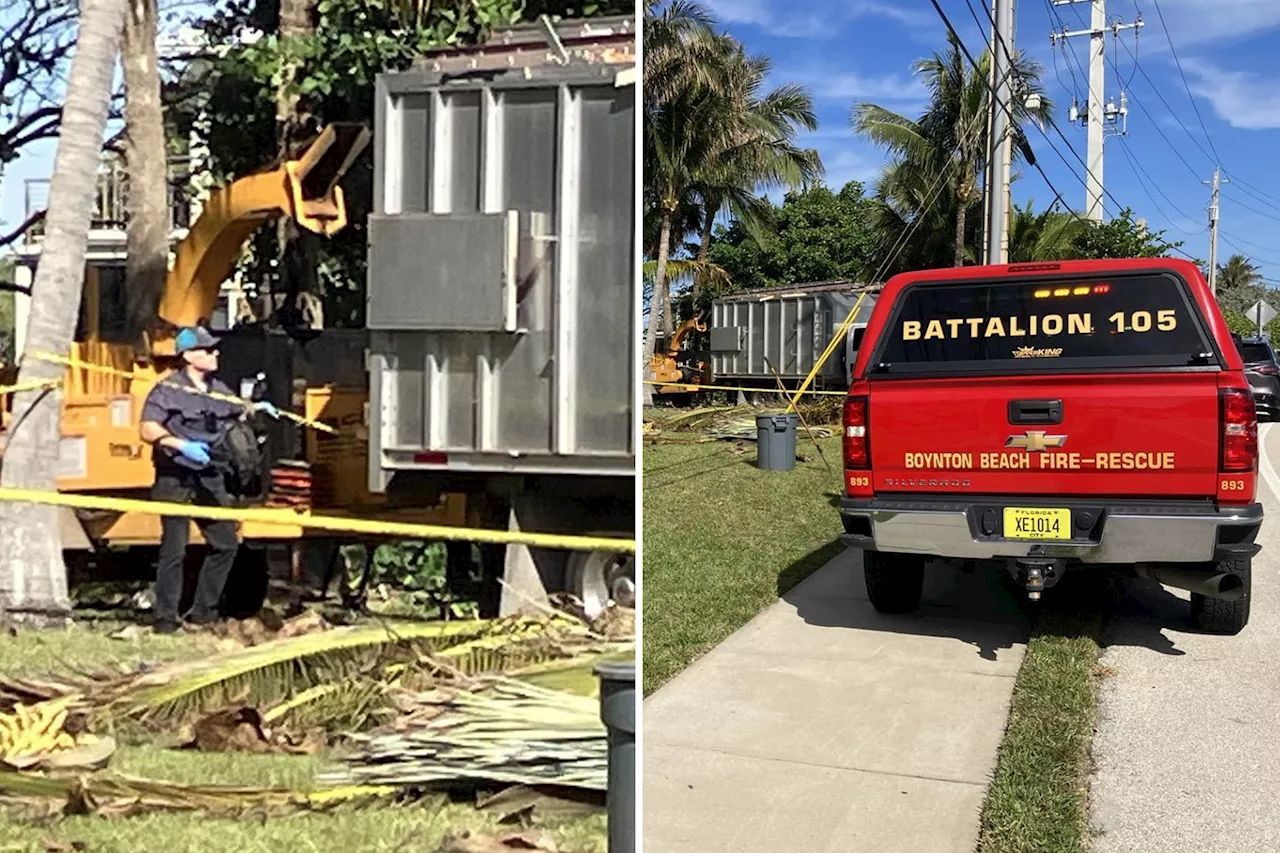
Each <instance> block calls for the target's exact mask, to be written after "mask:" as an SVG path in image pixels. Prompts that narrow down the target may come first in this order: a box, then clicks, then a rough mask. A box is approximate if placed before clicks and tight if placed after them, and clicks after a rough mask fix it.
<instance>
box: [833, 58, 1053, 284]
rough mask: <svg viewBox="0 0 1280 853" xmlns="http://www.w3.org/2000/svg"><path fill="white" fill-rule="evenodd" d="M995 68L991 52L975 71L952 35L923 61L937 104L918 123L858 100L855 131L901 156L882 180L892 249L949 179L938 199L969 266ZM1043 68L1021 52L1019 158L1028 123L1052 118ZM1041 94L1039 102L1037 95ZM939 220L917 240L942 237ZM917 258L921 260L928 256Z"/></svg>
mask: <svg viewBox="0 0 1280 853" xmlns="http://www.w3.org/2000/svg"><path fill="white" fill-rule="evenodd" d="M989 68H990V55H989V54H987V53H984V54H983V55H982V56H981V57H980V58H979V60H978V68H977V69H974V68H972V67H971V66H970V65H969V64H968V58H967V57H966V56H965V55H964V53H963V52H962V50H961V45H960V42H959V40H958V39H957V38H956V37H955V36H949V37H948V45H947V49H946V51H945V52H942V53H935V54H934V55H933V56H932V57H930V58H928V59H922V60H920V61H919V62H917V63H916V65H915V73H916V74H917V75H918V76H919V77H920V78H921V79H922V80H923V81H924V83H925V85H926V87H927V88H928V90H929V106H928V108H927V109H926V110H925V112H924V114H923V115H921V116H920V118H919V119H914V120H913V119H911V118H908V117H906V116H904V115H901V114H899V113H895V112H893V111H892V110H888V109H885V108H884V107H880V106H877V105H875V104H867V103H861V104H857V105H855V107H854V110H853V127H854V130H855V131H856V132H858V133H859V134H862V135H863V136H865V137H867V138H868V139H870V140H871V141H872V142H874V143H876V144H877V145H879V146H880V147H881V148H884V149H885V150H887V151H888V152H889V153H890V155H891V156H892V158H893V159H892V161H891V162H890V164H889V165H888V166H887V167H886V169H885V172H884V174H883V175H882V176H881V178H880V182H879V193H880V196H881V199H882V201H883V202H884V205H885V209H884V211H883V215H882V217H881V219H880V226H881V229H882V231H883V232H884V234H883V242H884V244H885V247H886V250H887V249H888V247H889V246H891V245H893V244H894V242H896V240H897V237H898V235H900V234H901V233H902V232H903V231H904V230H905V229H906V228H907V226H908V225H909V224H910V223H911V222H912V221H914V220H915V218H916V216H918V215H921V213H922V211H924V210H926V209H928V208H929V207H930V204H931V200H932V198H933V191H932V190H931V187H933V185H934V184H935V182H936V181H937V179H939V178H943V179H944V180H945V184H944V186H945V188H946V196H945V197H944V196H942V195H941V194H939V196H938V198H937V201H936V202H933V203H935V204H937V205H938V207H939V208H941V209H942V210H944V211H948V213H949V215H948V219H949V220H950V221H952V222H954V228H953V229H952V234H953V240H952V244H951V249H952V251H951V262H952V263H953V264H954V265H955V266H961V265H962V264H963V263H964V260H965V256H966V250H965V246H966V244H967V243H970V242H971V241H972V238H973V229H972V228H971V225H970V222H969V217H970V215H971V214H972V213H974V212H975V209H976V208H977V205H978V204H979V202H980V200H981V197H982V187H981V185H980V180H979V176H980V175H981V174H982V172H983V170H984V169H985V167H986V163H987V130H986V121H987V116H988V113H989V112H990V90H989V88H988V82H987V81H988V75H989ZM1042 72H1043V68H1042V67H1041V66H1040V64H1039V63H1037V62H1035V61H1034V60H1031V59H1029V58H1027V57H1026V56H1024V55H1023V54H1021V53H1017V52H1015V54H1014V57H1013V79H1014V84H1015V85H1014V90H1015V92H1014V96H1013V98H1011V102H1012V106H1013V128H1012V135H1013V143H1014V152H1015V156H1016V157H1017V158H1027V157H1028V155H1029V153H1030V150H1031V149H1030V146H1029V145H1027V142H1026V137H1025V134H1024V131H1023V127H1024V126H1025V125H1026V124H1027V123H1028V122H1036V123H1039V124H1047V123H1049V122H1050V121H1052V115H1053V104H1052V102H1051V101H1050V100H1049V99H1048V98H1047V97H1045V95H1044V88H1043V86H1041V84H1040V74H1041V73H1042ZM1033 94H1034V95H1037V96H1038V100H1036V101H1030V100H1029V98H1030V96H1031V95H1033ZM1028 103H1035V104H1036V106H1034V107H1032V106H1028ZM931 224H932V223H929V224H926V225H925V226H924V233H922V234H920V235H919V237H918V238H917V239H920V240H923V241H925V242H926V243H928V242H929V241H931V240H932V239H933V237H934V235H933V234H931V233H929V232H930V231H931V229H930V227H929V225H931ZM917 230H919V229H917ZM915 254H916V255H917V256H918V255H919V254H921V253H920V252H919V251H917V252H916V253H915ZM915 260H916V262H918V261H919V260H921V258H919V257H917V258H916V259H915ZM928 265H929V266H933V265H936V264H928Z"/></svg>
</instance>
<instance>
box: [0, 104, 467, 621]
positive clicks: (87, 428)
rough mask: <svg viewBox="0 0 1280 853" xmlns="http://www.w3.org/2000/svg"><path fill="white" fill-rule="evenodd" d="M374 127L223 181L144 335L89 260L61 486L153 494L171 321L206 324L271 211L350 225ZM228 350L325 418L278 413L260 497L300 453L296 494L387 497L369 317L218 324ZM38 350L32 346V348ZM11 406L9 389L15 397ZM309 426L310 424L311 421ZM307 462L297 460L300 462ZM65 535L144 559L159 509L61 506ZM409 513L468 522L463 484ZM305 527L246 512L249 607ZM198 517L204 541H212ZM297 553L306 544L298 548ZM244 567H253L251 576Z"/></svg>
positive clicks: (325, 135)
mask: <svg viewBox="0 0 1280 853" xmlns="http://www.w3.org/2000/svg"><path fill="white" fill-rule="evenodd" d="M368 141H369V131H368V129H367V128H366V127H364V126H362V125H358V124H335V125H330V126H328V127H326V128H325V129H324V130H323V131H322V132H321V133H320V134H319V135H318V136H317V137H316V138H315V139H314V140H313V141H312V142H311V143H310V144H309V145H308V146H307V147H306V148H305V149H304V150H303V151H302V152H301V153H300V154H299V155H298V156H297V157H295V158H293V159H289V160H287V161H285V162H283V163H280V164H278V165H276V166H274V167H272V168H269V169H266V170H263V171H261V172H258V173H255V174H251V175H247V176H245V177H242V178H239V179H237V180H235V181H233V182H231V183H229V184H227V185H226V186H224V187H221V188H218V189H216V190H214V191H213V193H212V194H211V195H210V197H209V198H208V200H207V201H206V202H205V203H204V204H203V207H202V210H201V213H200V216H199V218H198V219H197V220H196V221H195V222H194V223H193V224H192V225H191V227H190V229H189V230H188V232H187V234H186V236H185V237H183V239H182V240H180V241H179V242H178V244H177V246H176V247H175V250H174V255H173V263H172V267H171V269H170V271H169V273H168V275H167V277H166V280H165V286H164V290H163V293H162V294H161V299H160V305H159V311H158V317H157V322H156V323H155V324H154V325H153V327H152V329H151V330H150V331H149V333H148V335H147V337H146V340H145V341H144V343H143V344H142V345H141V346H135V345H134V344H132V343H128V342H121V341H118V340H105V339H104V336H103V334H102V330H103V327H104V322H103V315H104V314H106V313H111V314H118V313H119V312H120V311H121V310H122V309H123V305H122V303H123V299H124V297H125V294H124V292H123V289H122V288H119V287H114V286H113V287H104V280H106V279H111V280H112V281H113V282H114V280H115V279H116V278H119V276H116V275H114V273H116V272H118V270H111V269H109V268H104V267H103V266H101V265H98V264H93V265H89V266H87V267H86V271H85V284H84V287H85V296H84V300H83V306H84V310H83V314H82V318H81V323H80V327H81V331H80V334H79V335H78V339H77V340H76V341H75V342H74V343H73V345H72V347H71V350H70V353H69V358H68V359H67V360H66V363H67V372H66V375H65V378H64V380H63V386H62V390H63V400H62V405H63V410H62V434H61V437H60V440H59V462H58V464H59V468H58V476H57V485H58V490H59V491H60V492H63V493H84V494H92V495H98V496H110V497H118V498H140V497H145V496H146V493H147V491H148V490H149V488H150V486H151V484H152V482H153V479H154V476H155V471H154V467H153V464H152V461H151V447H150V446H149V445H147V444H145V443H144V442H143V441H142V440H141V438H140V436H139V416H140V414H141V411H142V405H143V402H144V401H145V400H146V397H147V394H148V393H150V391H151V389H152V388H153V387H154V386H155V384H156V382H158V381H161V380H162V378H163V377H164V376H166V375H167V374H168V373H169V371H170V370H171V369H172V368H173V366H174V360H173V359H172V353H173V334H174V332H175V331H176V330H177V329H178V328H180V327H183V326H190V325H195V324H197V323H207V322H208V321H209V318H210V317H211V315H212V314H213V311H214V306H215V303H216V300H217V298H218V294H219V290H220V288H221V286H222V284H223V282H224V280H225V279H226V278H227V277H228V275H229V274H230V272H231V270H232V267H233V266H234V264H235V262H236V260H237V258H238V257H239V255H240V252H241V250H242V248H243V246H244V244H245V242H246V241H247V240H248V239H249V238H250V237H251V236H252V235H253V234H254V232H255V231H257V229H258V228H260V227H262V226H263V225H264V224H267V223H269V222H272V221H275V220H276V219H278V218H280V217H290V218H291V219H292V220H293V221H294V222H295V223H297V225H298V226H299V227H301V228H303V229H306V230H308V231H311V232H314V233H316V234H320V235H322V236H331V235H333V234H335V233H337V232H338V231H339V230H341V229H342V228H343V227H345V225H346V224H347V211H346V205H345V201H344V198H343V192H342V188H341V187H340V186H339V185H338V183H339V181H340V180H341V179H342V177H343V175H344V174H345V173H346V172H347V170H348V169H349V168H350V166H351V164H352V163H353V162H354V160H355V159H356V157H358V156H359V154H360V153H361V152H362V151H363V150H364V148H365V147H366V146H367V145H368ZM220 336H221V337H222V339H223V349H224V353H225V354H226V359H225V365H224V369H223V370H222V371H221V372H220V375H221V376H222V377H223V378H224V380H225V381H227V383H228V384H229V385H231V387H232V388H234V389H237V391H238V393H239V394H240V395H241V396H243V397H246V398H267V399H270V400H271V401H272V402H274V403H276V405H278V406H279V407H280V408H281V409H289V410H293V411H296V412H298V413H300V414H302V415H303V416H304V417H305V418H306V419H308V420H311V421H314V422H319V423H321V424H323V425H324V429H310V428H305V427H302V428H299V427H295V426H293V425H292V424H289V423H285V424H281V425H277V424H272V425H270V427H269V428H267V429H266V430H264V431H263V432H264V434H263V435H262V437H261V438H262V441H263V443H264V445H265V448H264V449H265V450H266V453H265V454H264V459H265V462H266V464H265V466H264V467H265V469H266V470H264V471H263V475H264V476H263V488H262V492H261V494H259V495H257V496H255V497H251V498H250V502H251V503H253V504H259V505H260V504H265V503H269V502H271V500H272V498H273V488H274V487H275V486H276V485H277V483H276V480H277V479H279V477H277V478H275V479H273V477H272V474H273V471H272V468H273V463H274V462H276V461H278V460H279V459H280V458H282V457H283V456H289V457H293V458H295V459H297V460H298V461H299V462H300V463H301V465H300V466H299V468H300V469H301V470H303V471H305V472H306V474H305V478H304V482H305V483H306V485H307V488H306V489H305V490H304V492H305V494H304V495H303V496H302V497H301V499H299V498H298V497H297V495H298V491H299V490H298V489H297V488H296V487H295V488H291V489H290V491H291V493H292V496H293V498H294V500H293V501H291V502H290V504H289V505H290V506H293V507H295V508H299V509H312V508H315V506H316V504H317V501H315V500H314V499H313V498H314V493H315V491H316V488H315V485H316V484H319V490H320V491H321V493H322V495H321V500H320V501H319V502H318V503H319V504H320V508H321V509H324V510H325V511H326V512H343V511H346V512H359V511H361V510H364V509H366V508H368V507H377V506H380V505H384V504H385V501H384V500H380V499H379V498H378V497H377V496H375V495H372V494H371V493H370V492H369V490H368V489H367V487H366V486H367V484H366V477H365V464H364V462H363V461H362V460H361V458H360V456H361V455H363V454H364V453H366V452H367V451H365V450H364V444H363V442H362V440H361V433H363V432H367V430H365V429H364V427H363V423H362V422H363V414H364V406H365V401H366V400H367V390H366V382H365V378H364V368H363V362H364V345H365V333H364V331H363V330H359V329H357V330H334V331H329V332H321V333H319V334H318V335H312V336H310V339H308V340H306V341H301V340H294V339H293V338H291V337H290V336H289V335H288V334H284V333H272V332H267V331H266V330H264V329H261V328H254V327H247V328H238V329H233V330H231V331H229V332H225V333H220ZM33 356H35V357H40V356H41V354H31V353H29V354H28V355H27V357H33ZM4 408H5V409H6V410H7V409H8V401H7V400H5V401H4ZM304 433H305V434H304ZM296 470H297V469H295V472H296ZM61 512H62V518H63V523H62V535H63V546H64V548H65V550H66V551H67V555H68V559H69V561H70V562H71V563H72V564H76V563H79V562H82V561H84V560H86V559H96V560H97V561H106V560H110V559H111V558H112V557H119V556H121V555H122V553H123V555H124V556H126V557H127V558H130V559H131V560H132V561H133V562H135V563H136V562H137V560H136V559H132V558H136V557H137V556H138V554H137V553H136V551H135V550H134V549H145V548H151V547H154V546H156V545H158V543H159V540H160V520H159V518H158V517H157V516H155V515H151V514H149V513H142V512H132V511H126V512H112V511H98V510H73V509H70V508H63V509H62V510H61ZM399 515H400V516H401V517H402V518H403V519H404V520H411V521H420V522H423V523H435V524H452V525H460V524H463V523H465V522H466V521H467V515H466V500H465V498H464V497H463V496H461V495H448V496H441V499H440V500H439V501H437V502H435V503H433V504H432V505H431V506H429V507H419V508H417V509H416V510H414V511H413V512H411V513H407V514H405V513H400V514H399ZM305 535H306V531H304V530H303V528H301V527H282V526H280V525H276V524H263V523H258V522H254V521H246V522H243V523H242V524H241V536H242V538H243V539H244V541H245V542H246V545H247V546H248V547H245V548H242V549H241V561H240V562H241V565H238V566H237V570H236V573H237V576H238V577H239V581H238V586H239V587H240V588H241V589H246V590H247V591H248V594H247V595H246V596H245V597H244V600H243V601H241V602H240V604H239V606H238V609H244V610H253V609H256V607H257V606H258V605H259V604H260V602H261V596H262V594H263V593H264V592H265V585H264V583H265V571H264V569H265V560H266V554H265V551H264V549H263V548H262V547H260V546H262V545H265V544H268V543H288V544H290V545H296V544H298V543H300V542H301V540H302V538H303V537H304V536H305ZM201 541H202V540H201V538H200V536H199V531H198V529H196V528H195V526H194V525H193V527H192V542H193V543H200V542H201ZM293 550H294V551H295V562H296V561H297V560H298V559H299V558H300V549H298V548H294V549H293ZM246 578H252V581H251V582H247V581H246V580H245V579H246Z"/></svg>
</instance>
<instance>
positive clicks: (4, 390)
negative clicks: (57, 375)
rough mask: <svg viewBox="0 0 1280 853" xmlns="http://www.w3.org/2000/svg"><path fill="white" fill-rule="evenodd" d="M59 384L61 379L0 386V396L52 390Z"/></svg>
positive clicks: (28, 381)
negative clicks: (45, 389)
mask: <svg viewBox="0 0 1280 853" xmlns="http://www.w3.org/2000/svg"><path fill="white" fill-rule="evenodd" d="M61 384H62V380H61V379H28V380H27V381H25V382H15V383H14V384H12V385H0V394H18V393H21V392H22V391H35V390H38V389H40V388H54V387H57V386H58V385H61Z"/></svg>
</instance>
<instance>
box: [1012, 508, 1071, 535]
mask: <svg viewBox="0 0 1280 853" xmlns="http://www.w3.org/2000/svg"><path fill="white" fill-rule="evenodd" d="M1004 536H1005V538H1006V539H1070V538H1071V510H1069V509H1042V508H1040V507H1017V506H1007V507H1005V508H1004Z"/></svg>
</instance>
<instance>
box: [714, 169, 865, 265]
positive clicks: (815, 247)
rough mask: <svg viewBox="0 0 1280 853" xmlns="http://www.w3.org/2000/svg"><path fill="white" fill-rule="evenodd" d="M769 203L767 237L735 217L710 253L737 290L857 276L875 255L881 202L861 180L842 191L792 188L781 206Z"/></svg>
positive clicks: (821, 187) (845, 186)
mask: <svg viewBox="0 0 1280 853" xmlns="http://www.w3.org/2000/svg"><path fill="white" fill-rule="evenodd" d="M769 208H770V210H769V218H770V227H769V230H770V232H771V233H770V236H769V237H768V238H767V239H764V240H761V239H759V238H757V237H756V236H754V235H753V234H752V233H751V232H750V230H749V229H748V228H747V227H746V226H745V225H744V224H743V223H742V222H741V221H738V220H734V221H733V222H731V223H730V224H729V227H728V228H725V229H721V230H720V232H719V233H718V234H717V235H716V238H715V240H714V241H713V243H712V245H711V249H710V251H709V252H708V254H707V257H708V259H709V260H711V261H713V262H714V263H716V264H718V265H720V266H721V267H723V268H724V270H725V272H727V273H728V275H729V279H730V281H731V282H732V285H731V286H732V288H733V289H734V290H755V289H759V288H766V287H779V286H782V285H788V284H798V283H801V282H809V281H836V280H854V279H857V278H858V277H859V276H860V275H862V274H863V272H864V270H865V269H866V267H867V266H868V264H869V262H870V261H871V260H872V258H873V256H874V251H875V235H874V233H873V231H872V228H873V225H874V216H875V210H876V203H875V202H874V201H873V200H872V199H870V198H868V197H867V196H866V195H865V193H864V191H863V187H862V184H860V183H858V182H857V181H850V182H849V183H847V184H845V185H844V187H843V188H841V189H840V191H839V192H833V191H832V190H831V189H829V188H828V187H826V186H825V185H823V184H818V185H816V186H813V187H809V188H807V189H804V190H800V191H797V192H791V193H787V195H786V197H785V198H784V199H783V201H782V205H781V206H779V207H774V206H773V205H770V206H769Z"/></svg>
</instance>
